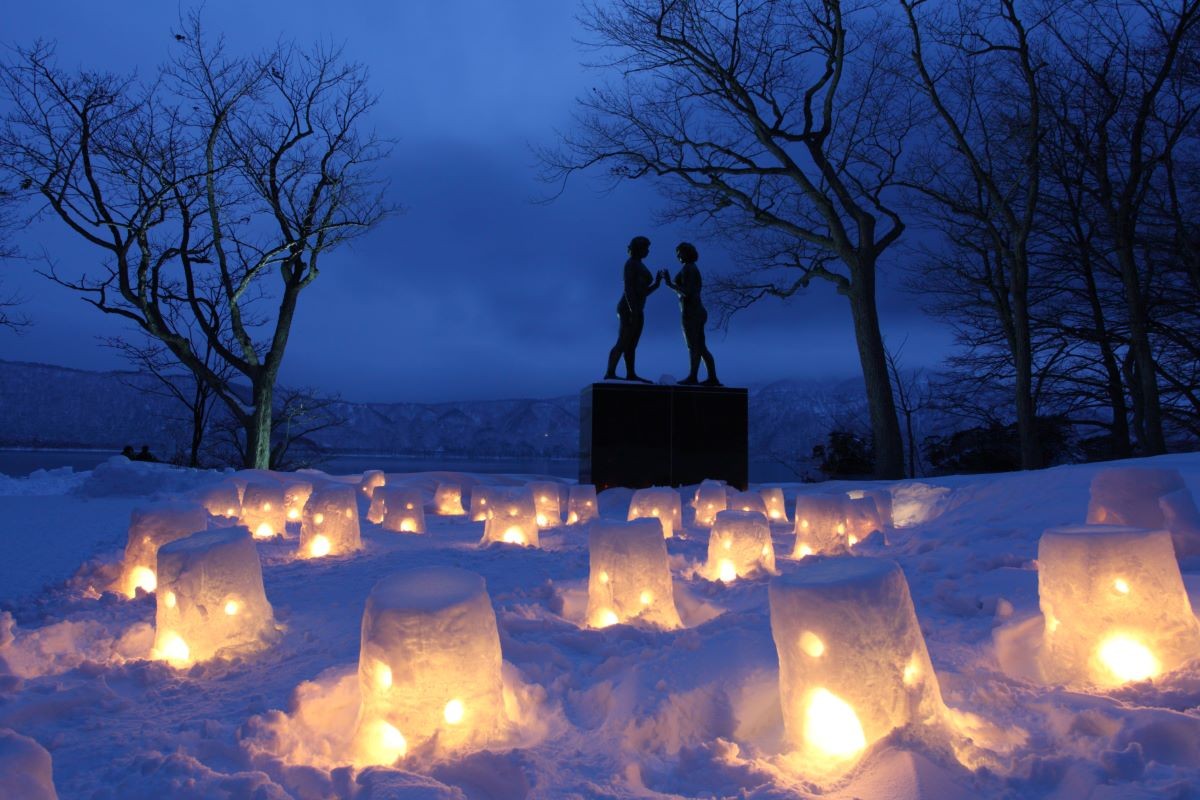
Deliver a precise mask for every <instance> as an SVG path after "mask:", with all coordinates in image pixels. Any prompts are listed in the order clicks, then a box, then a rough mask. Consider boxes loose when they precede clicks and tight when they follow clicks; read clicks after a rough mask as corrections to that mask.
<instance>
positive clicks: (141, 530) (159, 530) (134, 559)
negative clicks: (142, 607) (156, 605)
mask: <svg viewBox="0 0 1200 800" xmlns="http://www.w3.org/2000/svg"><path fill="white" fill-rule="evenodd" d="M207 527H208V516H207V515H206V514H205V513H204V508H203V507H201V506H199V505H196V504H195V503H158V504H154V505H149V506H142V507H140V508H135V509H134V510H133V512H132V513H131V514H130V515H129V539H128V541H127V542H126V544H125V558H124V559H123V561H122V569H121V578H120V580H119V582H118V584H117V586H116V587H114V588H116V589H118V590H119V591H121V592H122V593H124V594H125V595H127V596H129V597H133V596H134V595H135V594H137V590H138V589H141V590H142V591H145V592H153V591H154V590H155V587H156V586H157V585H158V573H157V567H156V566H155V562H156V560H157V558H158V549H159V548H160V547H162V546H163V545H164V544H167V543H168V542H173V541H175V540H176V539H182V538H183V537H185V536H191V535H192V534H193V533H196V532H197V531H202V530H205V529H206V528H207Z"/></svg>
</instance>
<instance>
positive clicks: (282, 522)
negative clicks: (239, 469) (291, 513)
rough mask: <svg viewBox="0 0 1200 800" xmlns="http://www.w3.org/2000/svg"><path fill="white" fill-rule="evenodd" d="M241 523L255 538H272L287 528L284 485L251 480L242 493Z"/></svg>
mask: <svg viewBox="0 0 1200 800" xmlns="http://www.w3.org/2000/svg"><path fill="white" fill-rule="evenodd" d="M240 521H241V523H242V525H244V526H245V527H247V528H249V529H250V532H251V533H252V534H254V538H255V539H270V538H271V537H272V536H276V535H278V534H282V533H284V531H285V529H286V528H287V507H286V501H285V499H284V492H283V487H282V486H280V485H279V484H277V483H267V482H265V481H263V482H251V483H247V484H246V491H245V493H244V494H243V495H242V516H241V520H240Z"/></svg>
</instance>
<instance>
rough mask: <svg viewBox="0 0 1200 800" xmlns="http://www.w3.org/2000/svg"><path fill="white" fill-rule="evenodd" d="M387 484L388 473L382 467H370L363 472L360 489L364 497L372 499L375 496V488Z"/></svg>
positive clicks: (359, 484)
mask: <svg viewBox="0 0 1200 800" xmlns="http://www.w3.org/2000/svg"><path fill="white" fill-rule="evenodd" d="M386 485H387V475H385V474H384V473H383V470H381V469H369V470H367V471H366V472H364V473H363V474H362V480H361V481H359V483H358V491H359V492H360V493H361V494H362V496H363V497H364V498H366V499H367V500H370V499H371V498H373V497H374V496H375V490H376V489H378V488H379V487H380V486H386Z"/></svg>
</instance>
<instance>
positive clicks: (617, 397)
mask: <svg viewBox="0 0 1200 800" xmlns="http://www.w3.org/2000/svg"><path fill="white" fill-rule="evenodd" d="M746 441H747V393H746V390H745V389H728V388H725V387H709V386H658V385H652V384H639V383H616V382H614V383H593V384H592V385H591V386H588V387H587V388H586V389H584V390H583V392H582V393H581V394H580V397H579V482H580V483H593V484H595V485H596V488H597V489H598V490H603V489H607V488H609V487H611V486H626V487H629V488H631V489H640V488H644V487H647V486H682V485H684V484H691V483H699V482H700V481H702V480H704V479H705V478H714V479H718V480H723V481H725V482H726V483H728V484H729V485H730V486H736V487H737V488H738V489H742V490H744V489H745V488H746V484H747V482H748V479H749V457H748V453H747V444H746Z"/></svg>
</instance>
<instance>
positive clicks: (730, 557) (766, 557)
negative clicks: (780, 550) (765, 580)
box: [706, 511, 775, 583]
mask: <svg viewBox="0 0 1200 800" xmlns="http://www.w3.org/2000/svg"><path fill="white" fill-rule="evenodd" d="M760 570H762V571H766V572H774V571H775V547H774V545H773V544H772V543H771V524H770V523H769V522H767V519H766V517H764V516H763V515H762V514H760V513H758V512H757V511H722V512H720V513H718V514H717V518H716V520H714V521H713V526H712V530H711V531H710V532H709V535H708V564H707V567H706V571H707V572H708V574H709V576H710V577H713V578H716V579H717V580H720V581H723V582H725V583H730V582H731V581H734V580H736V579H737V578H739V577H741V576H744V575H751V574H753V573H755V572H758V571H760Z"/></svg>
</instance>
